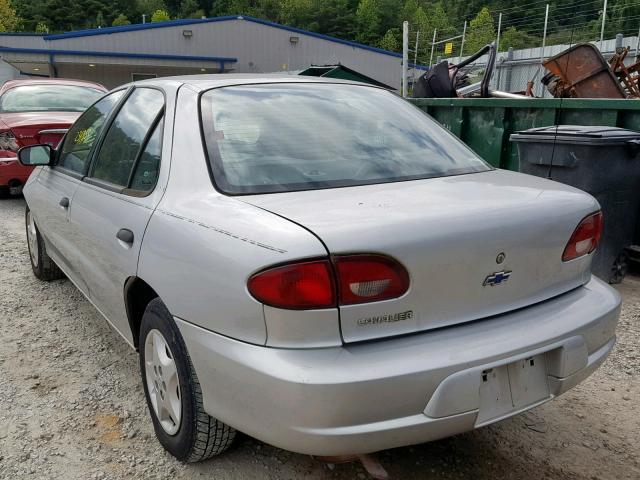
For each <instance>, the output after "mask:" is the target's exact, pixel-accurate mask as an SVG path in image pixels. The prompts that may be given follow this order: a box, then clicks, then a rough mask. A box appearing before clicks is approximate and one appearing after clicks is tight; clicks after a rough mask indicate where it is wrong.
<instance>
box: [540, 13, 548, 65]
mask: <svg viewBox="0 0 640 480" xmlns="http://www.w3.org/2000/svg"><path fill="white" fill-rule="evenodd" d="M548 22H549V4H548V3H547V9H546V11H545V14H544V33H543V34H542V51H541V52H540V63H542V62H543V61H544V47H545V44H546V43H547V23H548Z"/></svg>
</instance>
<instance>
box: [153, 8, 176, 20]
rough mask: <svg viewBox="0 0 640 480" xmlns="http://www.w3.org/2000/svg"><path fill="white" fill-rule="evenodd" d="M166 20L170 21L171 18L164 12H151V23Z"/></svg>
mask: <svg viewBox="0 0 640 480" xmlns="http://www.w3.org/2000/svg"><path fill="white" fill-rule="evenodd" d="M168 20H171V17H170V16H169V12H167V11H166V10H156V11H155V12H153V15H151V21H152V22H166V21H168Z"/></svg>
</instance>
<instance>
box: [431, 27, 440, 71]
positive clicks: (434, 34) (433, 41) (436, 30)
mask: <svg viewBox="0 0 640 480" xmlns="http://www.w3.org/2000/svg"><path fill="white" fill-rule="evenodd" d="M436 33H438V29H437V28H434V29H433V40H432V41H431V56H430V57H429V68H431V65H432V64H433V49H434V47H435V46H436Z"/></svg>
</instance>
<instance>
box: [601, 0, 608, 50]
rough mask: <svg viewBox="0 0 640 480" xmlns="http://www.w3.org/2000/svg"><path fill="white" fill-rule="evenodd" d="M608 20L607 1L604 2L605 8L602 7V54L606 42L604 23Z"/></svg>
mask: <svg viewBox="0 0 640 480" xmlns="http://www.w3.org/2000/svg"><path fill="white" fill-rule="evenodd" d="M606 19H607V0H604V6H603V7H602V28H600V52H602V46H603V42H604V23H605V20H606Z"/></svg>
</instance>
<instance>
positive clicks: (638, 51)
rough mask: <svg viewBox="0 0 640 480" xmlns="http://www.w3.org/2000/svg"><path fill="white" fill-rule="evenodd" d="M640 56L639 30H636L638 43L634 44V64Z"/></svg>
mask: <svg viewBox="0 0 640 480" xmlns="http://www.w3.org/2000/svg"><path fill="white" fill-rule="evenodd" d="M639 56H640V28H639V29H638V41H637V42H636V62H637V61H638V57H639Z"/></svg>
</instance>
